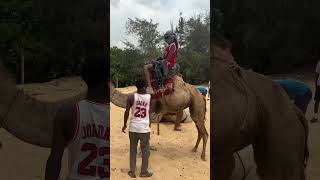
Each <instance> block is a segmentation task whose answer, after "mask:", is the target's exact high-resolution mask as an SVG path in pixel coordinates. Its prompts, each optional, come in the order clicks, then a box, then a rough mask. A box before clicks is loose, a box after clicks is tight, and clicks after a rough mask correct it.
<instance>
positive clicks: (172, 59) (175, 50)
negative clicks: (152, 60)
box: [163, 42, 177, 70]
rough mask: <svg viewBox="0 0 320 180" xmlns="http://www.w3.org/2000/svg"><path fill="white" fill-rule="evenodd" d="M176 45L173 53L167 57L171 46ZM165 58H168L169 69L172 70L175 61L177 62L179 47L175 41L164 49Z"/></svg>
mask: <svg viewBox="0 0 320 180" xmlns="http://www.w3.org/2000/svg"><path fill="white" fill-rule="evenodd" d="M172 46H173V47H174V51H173V55H172V56H171V58H170V59H167V57H168V55H169V52H170V48H171V47H172ZM163 58H164V59H166V61H167V67H168V69H169V70H172V68H173V66H174V63H175V62H176V59H177V47H176V44H175V43H174V42H173V43H171V44H170V45H169V46H168V47H166V49H165V51H164V55H163Z"/></svg>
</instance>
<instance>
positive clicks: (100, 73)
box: [81, 56, 110, 88]
mask: <svg viewBox="0 0 320 180" xmlns="http://www.w3.org/2000/svg"><path fill="white" fill-rule="evenodd" d="M109 71H110V64H109V62H108V61H107V59H106V57H105V56H93V57H89V58H86V59H85V61H84V63H83V66H82V71H81V78H82V79H83V80H84V81H85V82H86V84H87V86H88V88H92V87H96V86H97V85H99V84H105V83H108V82H109V81H110V73H109Z"/></svg>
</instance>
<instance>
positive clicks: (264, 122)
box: [210, 35, 308, 180]
mask: <svg viewBox="0 0 320 180" xmlns="http://www.w3.org/2000/svg"><path fill="white" fill-rule="evenodd" d="M211 48H212V49H211V51H212V52H213V59H212V60H211V61H212V62H211V71H210V73H211V74H210V76H211V84H212V87H213V88H214V92H213V93H211V94H210V96H211V97H212V103H213V105H212V107H213V111H211V113H212V114H211V117H212V119H213V127H214V128H213V129H212V130H213V131H214V132H213V142H214V144H213V149H212V150H213V164H214V167H213V177H214V179H217V180H219V179H223V180H228V179H229V178H230V176H231V174H232V170H233V168H234V163H235V160H234V156H233V154H234V153H235V152H237V151H238V150H241V149H243V148H245V147H247V146H248V145H250V144H251V145H252V146H253V150H254V159H255V163H256V165H257V170H256V171H257V174H258V176H259V177H260V178H261V179H262V180H303V179H305V166H306V164H307V157H308V147H307V137H308V126H307V122H306V120H305V117H304V115H303V114H302V112H301V111H299V110H298V109H297V108H296V107H295V106H294V104H293V103H292V102H291V101H290V99H289V98H288V96H287V95H286V93H285V92H284V91H283V90H282V88H281V87H279V85H277V84H276V83H275V82H274V81H273V80H271V79H269V78H267V77H265V76H263V75H260V74H258V73H255V72H253V71H247V70H245V69H243V68H241V67H240V66H238V65H237V64H236V63H235V61H234V60H233V56H232V54H231V44H230V43H229V42H228V41H227V40H226V39H224V38H223V37H222V36H219V35H217V36H215V37H214V38H213V46H211Z"/></svg>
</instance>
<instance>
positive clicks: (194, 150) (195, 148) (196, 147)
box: [192, 124, 202, 152]
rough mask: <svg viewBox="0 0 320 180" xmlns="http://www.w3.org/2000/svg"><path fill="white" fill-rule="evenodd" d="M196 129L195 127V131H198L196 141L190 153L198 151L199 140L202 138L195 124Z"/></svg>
mask: <svg viewBox="0 0 320 180" xmlns="http://www.w3.org/2000/svg"><path fill="white" fill-rule="evenodd" d="M196 127H197V130H198V139H197V142H196V145H195V146H194V148H193V149H192V152H197V149H198V146H199V143H200V140H201V138H202V136H201V134H200V131H199V127H198V125H197V124H196Z"/></svg>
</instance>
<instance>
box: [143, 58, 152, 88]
mask: <svg viewBox="0 0 320 180" xmlns="http://www.w3.org/2000/svg"><path fill="white" fill-rule="evenodd" d="M143 70H144V78H145V81H146V83H147V86H148V87H147V91H149V92H147V93H153V91H152V86H151V72H152V70H153V65H152V64H146V65H144V67H143Z"/></svg>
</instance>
